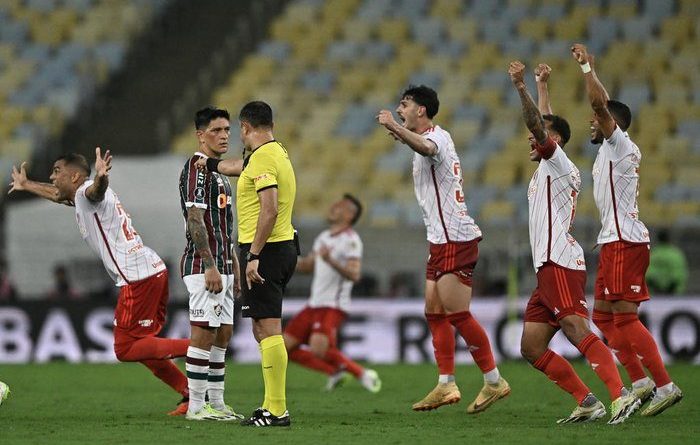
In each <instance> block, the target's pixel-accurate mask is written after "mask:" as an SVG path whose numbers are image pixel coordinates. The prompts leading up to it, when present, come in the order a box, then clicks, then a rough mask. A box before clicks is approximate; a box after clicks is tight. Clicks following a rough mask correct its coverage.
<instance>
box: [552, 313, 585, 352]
mask: <svg viewBox="0 0 700 445" xmlns="http://www.w3.org/2000/svg"><path fill="white" fill-rule="evenodd" d="M559 326H561V330H562V332H563V333H564V335H566V338H568V339H569V341H571V342H572V343H573V344H574V345H576V344H578V343H580V342H581V340H583V339H584V338H586V337H587V336H588V334H590V333H591V330H590V329H589V328H588V324H587V323H586V321H585V320H584V319H583V318H582V317H578V316H576V315H571V316H568V317H564V318H562V319H561V320H559Z"/></svg>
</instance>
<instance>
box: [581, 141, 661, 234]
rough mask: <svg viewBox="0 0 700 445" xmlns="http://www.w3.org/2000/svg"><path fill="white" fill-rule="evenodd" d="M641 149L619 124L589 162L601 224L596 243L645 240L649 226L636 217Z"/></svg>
mask: <svg viewBox="0 0 700 445" xmlns="http://www.w3.org/2000/svg"><path fill="white" fill-rule="evenodd" d="M641 160H642V152H641V151H640V150H639V147H637V144H635V143H634V142H632V140H631V139H630V137H629V135H628V134H627V133H626V132H624V131H622V130H621V129H620V128H619V127H615V131H613V134H612V135H611V136H610V138H609V139H605V140H604V141H603V144H602V145H601V146H600V149H599V150H598V156H597V157H596V159H595V162H594V163H593V197H594V198H595V204H596V206H597V207H598V211H599V212H600V222H601V224H602V227H601V229H600V233H599V234H598V244H606V243H611V242H613V241H629V242H633V243H648V242H649V230H647V228H646V226H645V225H644V223H643V222H642V221H640V220H639V208H638V207H637V195H638V193H639V163H640V161H641Z"/></svg>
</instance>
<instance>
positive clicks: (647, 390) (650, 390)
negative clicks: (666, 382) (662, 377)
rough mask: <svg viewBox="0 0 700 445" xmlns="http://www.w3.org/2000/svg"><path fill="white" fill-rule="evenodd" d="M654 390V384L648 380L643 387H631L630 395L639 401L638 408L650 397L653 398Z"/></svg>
mask: <svg viewBox="0 0 700 445" xmlns="http://www.w3.org/2000/svg"><path fill="white" fill-rule="evenodd" d="M655 389H656V384H655V383H654V381H653V380H651V379H649V380H648V381H647V382H646V383H645V384H644V385H640V386H634V385H633V386H632V393H633V394H634V395H635V396H637V398H638V399H639V401H640V403H641V404H640V406H641V405H644V404H645V403H647V402H648V401H649V400H650V399H651V398H652V397H654V390H655Z"/></svg>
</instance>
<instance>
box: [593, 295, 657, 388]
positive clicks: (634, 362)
mask: <svg viewBox="0 0 700 445" xmlns="http://www.w3.org/2000/svg"><path fill="white" fill-rule="evenodd" d="M593 323H595V325H596V326H598V329H600V331H601V332H602V333H603V335H604V336H605V338H606V340H608V346H610V349H612V350H613V353H614V354H615V357H617V359H618V360H619V361H620V364H621V365H622V366H623V367H624V368H625V370H626V371H627V374H628V375H629V376H630V380H632V382H636V381H637V380H641V379H643V378H645V377H646V376H647V375H646V374H645V373H644V367H643V366H642V362H641V361H640V360H639V357H637V354H635V353H634V350H633V349H632V345H631V344H630V342H629V341H627V339H626V338H625V336H624V335H622V333H621V332H620V331H619V330H618V329H617V328H616V327H615V322H614V319H613V314H612V312H603V311H599V310H598V309H594V310H593Z"/></svg>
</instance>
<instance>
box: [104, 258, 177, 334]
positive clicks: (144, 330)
mask: <svg viewBox="0 0 700 445" xmlns="http://www.w3.org/2000/svg"><path fill="white" fill-rule="evenodd" d="M167 304H168V271H167V270H164V271H163V272H159V273H157V274H156V275H153V276H151V277H148V278H146V279H144V280H141V281H136V282H132V283H129V284H127V285H125V286H122V287H121V289H120V290H119V299H118V300H117V307H116V309H115V310H114V344H115V346H116V345H118V344H120V343H126V342H130V341H132V340H134V339H135V338H142V337H149V336H155V335H157V334H158V333H159V332H160V330H161V328H162V327H163V324H164V323H165V312H166V306H167Z"/></svg>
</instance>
